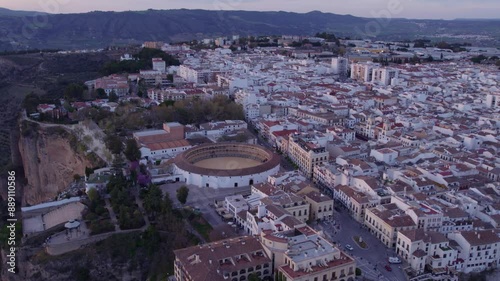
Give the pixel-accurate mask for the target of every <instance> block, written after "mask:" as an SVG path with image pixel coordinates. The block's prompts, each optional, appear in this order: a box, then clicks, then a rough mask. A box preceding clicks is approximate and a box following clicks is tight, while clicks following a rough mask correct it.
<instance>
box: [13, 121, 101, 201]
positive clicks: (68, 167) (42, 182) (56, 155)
mask: <svg viewBox="0 0 500 281" xmlns="http://www.w3.org/2000/svg"><path fill="white" fill-rule="evenodd" d="M66 127H68V126H63V125H61V126H58V125H46V124H39V123H36V122H32V121H28V120H23V121H21V123H20V131H21V135H20V138H19V152H20V155H21V159H22V164H23V167H24V174H25V186H24V190H23V191H24V192H23V199H22V204H23V205H26V204H29V205H34V204H39V203H41V202H44V201H48V200H53V199H54V198H55V197H56V196H57V194H58V193H60V192H61V191H63V190H65V189H66V188H67V187H68V185H69V184H70V183H71V182H72V181H73V180H74V175H79V176H83V175H85V167H89V168H92V167H96V166H98V165H99V164H100V159H99V158H98V157H95V156H94V155H93V154H87V153H86V148H85V146H84V145H82V144H80V143H79V142H78V140H77V137H76V136H75V135H74V134H73V132H72V131H71V130H70V129H68V128H66Z"/></svg>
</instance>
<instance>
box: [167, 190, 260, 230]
mask: <svg viewBox="0 0 500 281" xmlns="http://www.w3.org/2000/svg"><path fill="white" fill-rule="evenodd" d="M182 185H185V184H184V183H181V182H176V183H167V184H163V185H161V186H160V188H161V190H162V191H163V192H164V193H168V194H169V196H170V199H171V200H172V202H173V205H174V208H180V207H182V204H181V203H180V202H179V200H177V197H176V191H177V189H179V187H181V186H182ZM186 186H187V187H188V188H189V196H188V198H187V202H186V204H185V206H191V207H193V208H196V209H198V210H199V212H200V213H201V214H202V215H203V217H204V218H205V219H206V220H207V221H208V223H210V225H211V226H212V227H213V228H216V227H218V226H221V225H223V224H225V222H224V221H223V220H222V218H221V217H220V216H219V214H217V212H216V211H215V208H214V207H213V204H214V202H215V200H217V201H222V200H224V198H225V197H226V196H230V195H234V194H250V186H245V187H237V188H223V189H214V188H209V187H198V186H194V185H186Z"/></svg>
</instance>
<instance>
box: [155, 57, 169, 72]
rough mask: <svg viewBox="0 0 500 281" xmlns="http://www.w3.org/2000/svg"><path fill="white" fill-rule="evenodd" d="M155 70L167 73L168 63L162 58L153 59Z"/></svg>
mask: <svg viewBox="0 0 500 281" xmlns="http://www.w3.org/2000/svg"><path fill="white" fill-rule="evenodd" d="M152 61H153V70H156V71H158V72H161V73H165V70H166V63H165V61H164V60H163V59H161V58H153V59H152Z"/></svg>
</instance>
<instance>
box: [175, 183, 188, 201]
mask: <svg viewBox="0 0 500 281" xmlns="http://www.w3.org/2000/svg"><path fill="white" fill-rule="evenodd" d="M188 195H189V188H187V186H185V185H183V186H181V187H180V188H179V189H177V200H179V202H181V204H186V201H187V198H188Z"/></svg>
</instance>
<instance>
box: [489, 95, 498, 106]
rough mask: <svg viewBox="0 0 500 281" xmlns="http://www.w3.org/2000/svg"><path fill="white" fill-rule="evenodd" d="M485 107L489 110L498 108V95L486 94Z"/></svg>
mask: <svg viewBox="0 0 500 281" xmlns="http://www.w3.org/2000/svg"><path fill="white" fill-rule="evenodd" d="M486 106H487V107H489V108H500V94H487V95H486Z"/></svg>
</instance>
